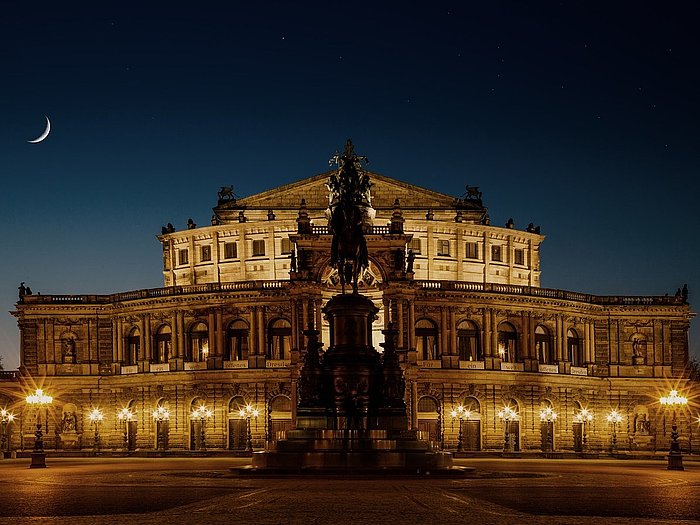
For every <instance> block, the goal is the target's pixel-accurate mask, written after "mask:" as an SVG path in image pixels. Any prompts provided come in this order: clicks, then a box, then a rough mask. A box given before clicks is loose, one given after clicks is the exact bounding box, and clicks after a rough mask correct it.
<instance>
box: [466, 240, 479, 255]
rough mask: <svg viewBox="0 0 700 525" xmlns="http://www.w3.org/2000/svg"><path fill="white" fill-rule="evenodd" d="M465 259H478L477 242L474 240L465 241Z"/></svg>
mask: <svg viewBox="0 0 700 525" xmlns="http://www.w3.org/2000/svg"><path fill="white" fill-rule="evenodd" d="M464 256H465V257H466V258H467V259H478V258H479V244H478V243H476V242H468V243H467V251H466V253H465V255H464Z"/></svg>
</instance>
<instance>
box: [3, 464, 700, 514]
mask: <svg viewBox="0 0 700 525" xmlns="http://www.w3.org/2000/svg"><path fill="white" fill-rule="evenodd" d="M248 462H249V460H248V459H246V458H230V457H216V458H213V457H212V458H51V457H50V456H49V458H48V460H47V464H48V465H49V467H48V468H47V469H33V470H31V469H29V468H28V466H29V460H28V459H16V460H5V461H0V523H52V524H53V523H55V524H71V525H82V524H85V525H87V524H90V525H92V524H120V525H121V524H125V523H144V524H161V523H168V524H173V523H197V524H200V525H201V524H203V523H205V524H217V523H227V524H230V523H235V524H248V523H250V524H256V525H257V524H277V523H279V524H286V523H305V524H316V523H332V524H338V525H340V524H346V523H347V524H350V523H352V524H354V525H357V524H363V523H369V524H372V525H382V524H392V525H397V524H402V523H411V524H414V523H425V524H441V523H461V524H464V523H479V524H484V525H488V524H498V525H504V524H511V523H513V524H515V523H518V524H522V523H526V524H528V525H536V524H550V523H562V524H563V523H567V524H590V523H606V524H608V523H609V524H623V523H624V524H632V523H634V524H647V523H648V524H651V523H686V522H688V523H691V522H692V523H700V463H698V462H689V461H687V462H686V470H685V471H684V472H678V471H668V470H666V468H665V463H663V462H660V461H632V460H628V461H622V460H556V459H495V458H490V459H471V458H470V459H459V460H457V463H458V464H460V465H465V466H473V467H476V471H475V472H474V474H472V475H471V476H470V477H466V478H463V479H447V478H439V477H424V478H419V479H416V478H374V479H368V478H361V479H347V478H343V477H339V476H335V477H309V476H298V477H277V478H246V477H238V476H236V475H234V474H232V473H231V472H230V471H229V468H230V467H235V466H243V465H245V464H246V463H248Z"/></svg>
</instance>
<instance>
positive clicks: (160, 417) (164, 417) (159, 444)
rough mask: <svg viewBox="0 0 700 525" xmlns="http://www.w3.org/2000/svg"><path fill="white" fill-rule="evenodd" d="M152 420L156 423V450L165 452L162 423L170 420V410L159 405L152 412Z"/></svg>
mask: <svg viewBox="0 0 700 525" xmlns="http://www.w3.org/2000/svg"><path fill="white" fill-rule="evenodd" d="M153 420H154V421H155V422H156V450H159V451H161V452H162V451H164V450H165V436H164V435H163V423H164V422H165V421H169V420H170V410H168V408H167V407H164V406H163V405H159V406H158V408H156V409H155V410H154V411H153Z"/></svg>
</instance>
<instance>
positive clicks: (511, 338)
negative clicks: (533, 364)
mask: <svg viewBox="0 0 700 525" xmlns="http://www.w3.org/2000/svg"><path fill="white" fill-rule="evenodd" d="M498 357H500V358H501V360H502V361H505V362H506V363H512V362H515V361H516V360H518V359H519V358H520V355H519V353H518V333H517V332H516V330H515V327H514V326H513V325H512V324H510V323H506V322H503V323H501V324H500V325H498Z"/></svg>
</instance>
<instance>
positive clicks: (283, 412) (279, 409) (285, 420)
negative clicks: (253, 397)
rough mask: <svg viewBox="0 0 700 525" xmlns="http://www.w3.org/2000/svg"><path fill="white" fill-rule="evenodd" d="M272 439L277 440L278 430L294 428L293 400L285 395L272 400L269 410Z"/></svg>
mask: <svg viewBox="0 0 700 525" xmlns="http://www.w3.org/2000/svg"><path fill="white" fill-rule="evenodd" d="M268 423H269V435H270V439H272V440H275V441H276V440H277V438H278V436H279V434H278V432H281V431H286V430H291V429H292V400H291V399H289V397H287V396H285V395H279V396H275V397H274V398H272V399H271V400H270V406H269V411H268Z"/></svg>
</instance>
